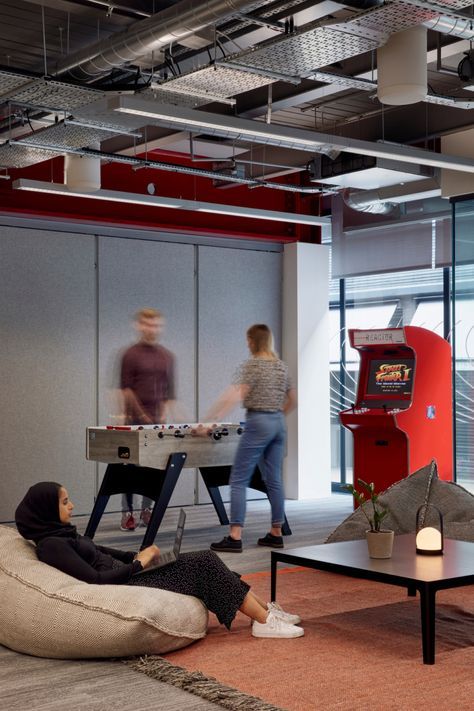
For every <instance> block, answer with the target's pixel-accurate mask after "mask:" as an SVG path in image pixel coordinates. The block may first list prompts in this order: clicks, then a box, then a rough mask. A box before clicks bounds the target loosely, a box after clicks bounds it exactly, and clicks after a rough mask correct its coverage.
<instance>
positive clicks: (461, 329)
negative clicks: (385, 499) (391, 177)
mask: <svg viewBox="0 0 474 711" xmlns="http://www.w3.org/2000/svg"><path fill="white" fill-rule="evenodd" d="M452 340H453V348H454V408H455V441H456V450H455V468H456V481H457V482H458V484H461V486H464V487H465V488H466V489H469V490H470V491H472V492H474V200H473V199H468V200H460V201H456V202H454V203H453V339H452Z"/></svg>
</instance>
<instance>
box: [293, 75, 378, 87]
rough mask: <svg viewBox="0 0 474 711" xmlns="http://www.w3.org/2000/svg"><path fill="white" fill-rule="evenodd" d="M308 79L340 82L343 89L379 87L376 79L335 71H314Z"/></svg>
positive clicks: (328, 82) (329, 82) (327, 82)
mask: <svg viewBox="0 0 474 711" xmlns="http://www.w3.org/2000/svg"><path fill="white" fill-rule="evenodd" d="M307 79H313V80H314V81H320V82H323V84H336V85H337V84H339V85H340V86H341V88H342V89H358V90H360V91H374V90H376V89H377V82H375V81H370V80H369V79H358V78H357V77H350V76H346V75H344V74H335V73H334V72H313V74H311V75H310V76H309V77H307Z"/></svg>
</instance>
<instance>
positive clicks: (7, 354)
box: [0, 227, 96, 521]
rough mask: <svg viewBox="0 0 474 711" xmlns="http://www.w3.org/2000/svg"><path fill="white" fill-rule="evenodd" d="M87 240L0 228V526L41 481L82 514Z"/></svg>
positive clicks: (87, 416) (87, 484)
mask: <svg viewBox="0 0 474 711" xmlns="http://www.w3.org/2000/svg"><path fill="white" fill-rule="evenodd" d="M94 258H95V240H94V237H93V236H88V235H79V234H67V235H66V234H61V233H54V232H48V231H46V230H31V229H28V230H26V229H22V228H15V227H1V228H0V273H1V278H0V303H1V309H0V332H1V345H0V372H1V402H2V405H1V408H0V431H1V451H2V473H1V477H0V520H2V521H8V520H12V518H13V515H14V512H15V507H16V505H17V504H18V502H19V500H20V499H21V497H22V496H23V495H24V493H25V491H26V490H27V488H28V487H29V486H31V485H32V484H33V483H35V482H37V481H41V480H49V481H51V480H52V481H59V482H61V483H63V484H64V485H65V486H66V487H67V488H68V490H69V491H70V494H71V497H72V499H73V501H74V503H75V505H76V511H75V512H76V513H81V512H88V511H90V508H91V505H92V501H93V496H94V484H95V478H94V471H95V468H94V465H93V464H92V463H91V462H88V461H87V460H86V458H85V431H86V427H87V425H88V424H90V423H91V421H92V422H93V421H94V419H95V397H96V392H95V347H96V340H95V337H96V330H95V296H96V295H95V277H94Z"/></svg>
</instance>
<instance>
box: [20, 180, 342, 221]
mask: <svg viewBox="0 0 474 711" xmlns="http://www.w3.org/2000/svg"><path fill="white" fill-rule="evenodd" d="M13 188H14V189H15V190H28V191H31V192H37V193H51V194H54V195H63V196H66V197H79V198H87V199H89V200H109V201H111V202H123V203H126V204H133V205H147V206H149V207H169V208H174V209H177V210H190V211H194V212H209V213H212V214H216V215H231V216H234V217H249V218H252V219H254V220H270V221H273V222H289V223H292V224H299V225H313V226H322V225H330V224H331V219H330V218H329V217H317V216H314V215H295V214H293V213H292V212H276V211H273V210H259V209H257V208H253V207H245V206H242V207H240V206H238V205H220V204H219V203H213V202H200V201H199V200H176V199H175V198H167V197H160V196H155V195H139V194H137V193H122V192H118V191H116V190H98V191H97V192H94V193H88V192H83V191H81V190H69V189H68V187H67V186H66V185H64V184H60V183H47V182H42V181H39V180H27V179H26V178H20V179H19V180H15V181H14V182H13Z"/></svg>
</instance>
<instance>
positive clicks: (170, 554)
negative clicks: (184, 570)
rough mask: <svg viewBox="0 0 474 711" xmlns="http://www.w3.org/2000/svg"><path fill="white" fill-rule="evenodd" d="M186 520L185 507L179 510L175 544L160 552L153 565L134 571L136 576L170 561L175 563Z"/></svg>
mask: <svg viewBox="0 0 474 711" xmlns="http://www.w3.org/2000/svg"><path fill="white" fill-rule="evenodd" d="M185 521H186V512H185V511H184V509H181V510H180V512H179V518H178V527H177V529H176V536H175V538H174V545H173V548H172V550H170V551H166V552H165V553H160V557H159V559H158V561H157V562H156V563H153V565H150V566H149V567H148V568H145V569H144V570H139V571H138V573H134V574H133V575H134V577H135V576H136V575H143V574H144V573H149V572H150V571H151V570H156V569H157V568H162V567H163V566H164V565H169V564H170V563H174V562H175V561H177V560H178V556H179V552H180V550H181V542H182V540H183V533H184V523H185Z"/></svg>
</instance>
